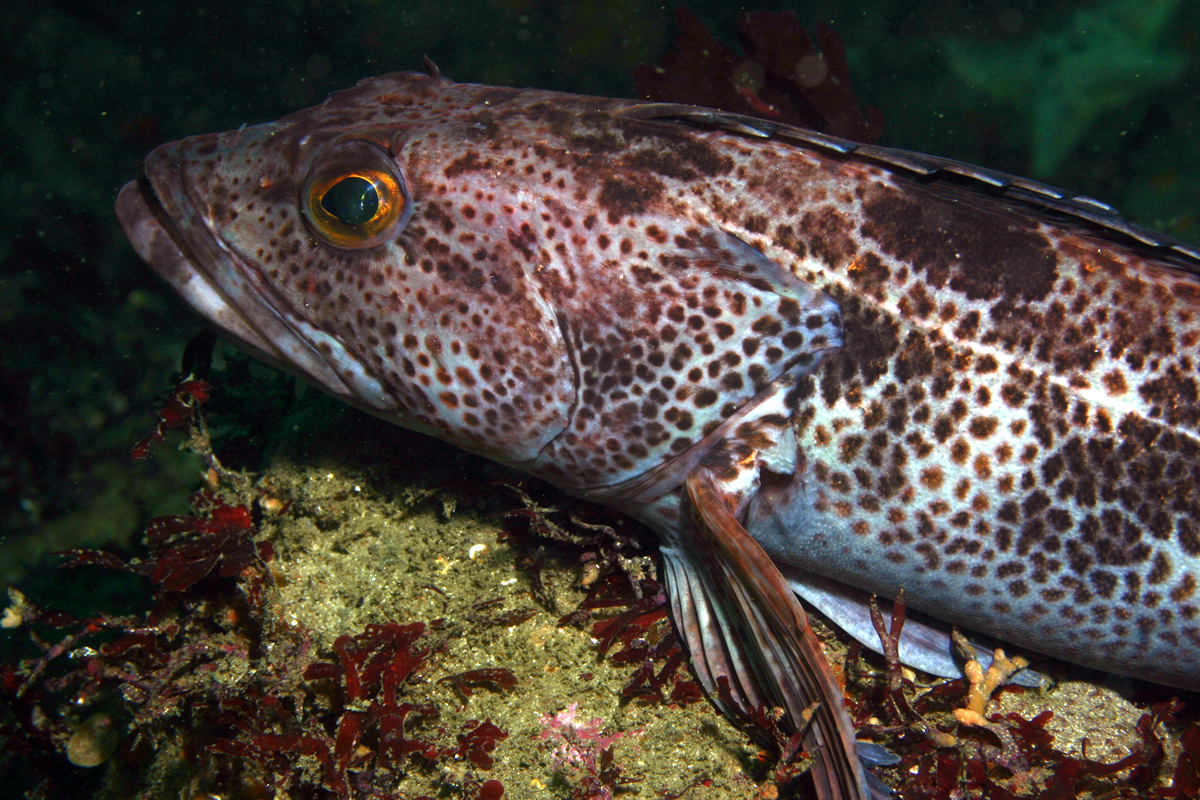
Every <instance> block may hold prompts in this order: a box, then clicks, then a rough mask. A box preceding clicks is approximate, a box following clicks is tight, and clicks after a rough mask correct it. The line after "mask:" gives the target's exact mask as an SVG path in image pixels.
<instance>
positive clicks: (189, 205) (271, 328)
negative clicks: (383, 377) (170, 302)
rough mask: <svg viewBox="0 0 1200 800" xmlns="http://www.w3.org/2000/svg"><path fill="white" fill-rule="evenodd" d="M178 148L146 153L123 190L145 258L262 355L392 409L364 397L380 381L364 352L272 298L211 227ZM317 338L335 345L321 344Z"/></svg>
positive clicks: (369, 406)
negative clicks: (366, 366) (359, 354)
mask: <svg viewBox="0 0 1200 800" xmlns="http://www.w3.org/2000/svg"><path fill="white" fill-rule="evenodd" d="M177 148H178V143H172V144H165V145H161V146H160V147H158V148H156V149H155V150H154V151H153V152H151V153H150V155H149V156H147V158H146V161H145V166H144V171H145V175H144V176H143V177H142V178H140V179H138V180H136V181H131V182H129V183H127V184H125V186H124V187H122V189H121V191H120V192H119V194H118V195H117V202H116V213H117V219H118V220H119V221H120V223H121V227H122V229H124V231H125V235H126V236H127V237H128V239H129V241H130V243H131V244H132V245H133V248H134V250H136V251H137V253H138V255H139V256H141V258H142V260H143V261H145V262H146V263H147V264H149V265H150V267H151V268H152V269H153V270H154V271H155V272H157V273H158V274H159V276H160V277H161V278H162V279H163V280H165V281H166V282H167V283H168V284H170V285H171V287H172V288H174V289H175V291H176V292H178V293H179V295H180V296H181V297H182V298H183V299H184V301H185V302H187V304H188V305H190V306H191V307H192V308H193V309H194V310H195V311H196V312H197V313H199V314H200V315H201V316H202V317H204V318H205V319H206V320H208V321H209V322H210V323H212V324H213V325H214V326H216V327H217V329H218V330H219V331H220V332H221V333H222V334H223V335H225V336H226V337H227V338H229V339H231V340H233V342H234V343H235V344H237V345H238V346H240V347H241V348H243V349H245V350H247V351H248V352H250V353H251V354H252V355H254V356H255V357H257V358H260V359H262V360H263V361H266V362H267V363H269V364H271V365H273V366H275V367H278V368H279V369H282V370H284V371H285V372H288V373H291V374H293V375H296V376H297V377H300V378H302V379H304V380H306V381H308V382H310V383H313V384H315V385H316V386H318V387H319V388H320V389H322V390H324V391H326V392H329V393H330V394H333V395H334V396H336V397H338V398H339V399H342V400H344V401H346V402H348V403H350V404H351V405H354V406H356V407H359V408H363V409H364V410H367V411H369V412H371V413H375V414H381V413H386V412H387V411H388V410H390V409H388V408H386V407H385V403H386V398H385V397H384V395H383V392H382V390H381V389H380V390H379V392H378V393H377V394H375V395H374V397H372V396H371V393H370V392H367V393H366V395H367V396H365V397H364V393H363V391H362V390H363V388H364V387H363V383H364V382H367V383H373V381H370V380H368V379H366V376H365V373H364V370H363V366H362V364H361V363H360V362H359V361H358V359H356V358H354V357H353V356H352V355H350V354H349V353H348V352H346V350H345V348H343V347H341V346H339V345H337V343H336V341H334V340H332V337H327V336H324V335H323V334H322V333H321V332H319V331H316V330H315V329H312V330H305V328H306V327H307V328H311V326H306V325H305V324H303V323H302V322H301V321H299V320H295V319H292V318H291V317H290V316H289V315H286V314H284V313H281V311H280V310H279V309H278V308H277V307H276V306H275V305H273V304H272V303H271V302H270V301H269V298H270V296H271V291H270V289H269V287H267V286H265V285H264V282H263V280H262V278H261V276H260V275H259V274H258V272H257V271H256V270H254V269H252V268H251V267H250V266H249V265H247V264H246V263H245V261H244V260H243V259H241V258H240V257H239V256H238V255H237V253H236V252H234V251H233V250H232V249H231V248H230V247H228V246H227V245H226V244H225V243H224V242H223V241H222V240H221V238H220V237H219V236H218V235H217V234H216V233H215V232H214V231H213V230H212V229H211V228H210V227H209V223H208V221H207V219H206V217H205V216H204V214H203V213H202V212H201V209H202V208H203V207H204V206H203V203H202V201H198V200H195V199H193V198H192V197H190V196H189V194H190V193H189V192H188V191H187V181H186V177H185V175H184V172H183V170H184V167H183V164H184V161H183V159H181V158H180V157H179V156H178V149H177ZM326 339H329V340H330V341H329V342H326V341H325V340H326ZM316 340H320V342H321V343H322V344H325V345H326V348H325V349H326V351H327V352H325V353H322V352H321V351H320V350H318V349H317V346H316V345H315V341H316ZM345 376H349V380H347V378H346V377H345ZM351 384H354V386H353V387H352V386H351ZM372 401H374V402H372Z"/></svg>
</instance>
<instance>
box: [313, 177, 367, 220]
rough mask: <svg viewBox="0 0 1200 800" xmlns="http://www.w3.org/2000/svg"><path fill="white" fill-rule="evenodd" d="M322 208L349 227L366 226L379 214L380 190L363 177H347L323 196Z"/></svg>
mask: <svg viewBox="0 0 1200 800" xmlns="http://www.w3.org/2000/svg"><path fill="white" fill-rule="evenodd" d="M321 208H323V209H325V210H326V211H328V212H329V213H330V214H332V215H333V216H335V217H337V218H338V219H340V220H341V221H342V222H344V223H346V224H347V225H366V224H367V223H368V222H370V221H371V220H373V219H374V218H375V216H376V214H378V213H379V190H378V189H376V188H375V184H373V183H371V181H370V180H369V179H367V178H364V177H363V176H361V175H347V176H346V177H344V178H342V179H341V180H340V181H338V182H337V183H335V184H334V185H333V186H330V187H329V190H328V191H326V192H325V194H323V195H321Z"/></svg>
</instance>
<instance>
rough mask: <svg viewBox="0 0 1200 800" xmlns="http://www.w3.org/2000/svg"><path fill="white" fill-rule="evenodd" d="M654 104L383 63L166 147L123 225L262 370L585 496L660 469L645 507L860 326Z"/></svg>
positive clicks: (722, 147) (726, 172)
mask: <svg viewBox="0 0 1200 800" xmlns="http://www.w3.org/2000/svg"><path fill="white" fill-rule="evenodd" d="M636 105H637V104H636V103H634V102H633V101H624V100H606V99H598V98H584V97H578V96H573V95H563V94H556V93H551V92H537V91H528V90H522V91H518V90H512V89H501V88H494V87H486V86H473V85H469V84H454V83H451V82H450V81H447V80H445V79H443V78H440V77H431V76H423V75H414V74H405V73H399V74H393V75H385V76H380V77H378V78H374V79H371V80H368V81H365V82H363V83H361V84H359V85H358V86H357V87H354V88H352V89H348V90H346V91H343V92H338V93H336V94H334V95H332V96H331V97H330V98H329V99H328V100H327V101H326V102H325V103H323V104H321V105H318V106H314V107H312V108H309V109H305V110H302V111H299V112H296V113H294V114H291V115H289V116H287V117H284V118H282V119H280V120H278V121H277V122H273V123H269V124H264V125H256V126H251V127H245V128H242V129H239V130H236V131H231V132H228V133H221V134H214V135H207V136H196V137H192V138H188V139H184V140H182V141H179V142H175V143H171V144H165V145H163V146H161V147H159V148H158V149H156V150H154V151H153V152H152V153H151V154H150V155H149V157H148V158H147V159H146V161H145V166H144V172H145V178H144V180H142V181H140V182H136V183H131V184H129V185H128V186H126V187H125V189H123V190H122V192H121V194H120V197H119V199H118V203H117V211H118V216H119V217H120V218H121V221H122V224H123V225H124V227H125V230H126V232H127V234H128V235H129V238H130V240H131V241H132V242H133V244H134V246H135V248H136V249H137V250H138V252H139V253H140V254H141V255H142V257H143V258H144V259H145V260H146V261H148V262H149V263H150V264H151V265H152V266H153V267H154V268H155V269H156V270H157V271H158V272H159V274H160V275H162V277H163V278H165V279H166V280H167V282H168V283H170V284H171V285H172V286H173V287H174V288H175V289H176V290H177V291H178V292H179V293H180V294H181V295H182V296H183V297H184V299H186V300H187V301H188V302H189V303H190V304H191V305H192V306H193V307H194V308H195V309H196V310H197V311H199V312H200V313H201V314H202V315H203V316H204V317H206V318H207V319H209V320H210V321H211V322H212V323H214V324H215V325H216V326H217V327H218V328H219V329H221V330H222V331H223V332H224V333H225V334H226V335H228V336H230V337H231V338H233V339H235V340H236V341H237V342H239V343H241V344H242V345H244V346H245V347H247V348H248V349H250V350H251V351H252V352H255V353H256V354H259V355H261V356H263V357H264V358H265V359H266V360H267V361H269V362H273V363H275V364H277V365H280V366H282V367H284V368H285V369H288V370H290V371H292V372H294V373H296V374H299V375H300V376H302V377H303V378H305V379H306V380H308V381H310V382H312V383H314V384H316V385H317V386H319V387H320V388H322V389H324V390H325V391H327V392H329V393H331V394H333V395H334V396H336V397H339V398H341V399H343V400H345V401H347V402H349V403H351V404H352V405H355V406H357V407H359V408H363V409H365V410H367V411H369V412H371V413H374V414H376V415H378V416H381V417H384V418H386V419H389V420H391V421H394V422H398V423H400V424H402V425H405V426H407V427H410V428H414V429H416V430H420V431H423V432H426V433H431V434H433V435H436V436H438V437H439V438H441V439H444V440H446V441H449V442H451V443H453V444H456V445H458V446H460V447H463V448H465V449H467V450H471V451H473V452H476V453H480V454H482V455H485V456H488V457H490V458H492V459H494V460H497V461H500V462H502V463H506V464H509V465H512V466H516V467H518V468H520V469H522V470H525V471H527V472H530V473H532V474H535V475H538V476H540V477H543V478H546V479H548V480H550V481H552V482H553V483H555V484H557V485H558V486H560V487H561V488H564V489H567V490H568V491H574V492H576V493H578V494H584V495H589V496H596V497H600V495H598V494H596V490H598V489H603V490H606V491H608V495H607V496H608V497H609V498H615V497H618V496H622V495H621V493H620V492H617V491H615V490H612V487H614V486H617V485H620V484H623V483H626V482H630V481H634V480H638V479H639V478H640V479H641V480H642V485H641V486H640V487H639V488H638V489H637V496H638V497H639V498H641V497H645V496H646V494H647V493H649V494H655V493H662V492H664V491H667V490H669V489H670V488H673V487H675V486H678V485H679V484H680V483H681V482H682V479H683V475H684V474H685V473H686V471H687V470H688V469H689V468H690V467H691V466H692V465H694V464H696V463H698V461H699V460H700V459H701V458H702V457H703V456H704V454H705V453H706V452H708V451H709V450H710V449H711V448H712V447H714V446H716V445H717V444H718V443H719V441H720V440H721V439H722V438H724V437H725V436H726V435H727V434H728V432H729V430H730V429H731V428H732V427H733V426H735V425H742V426H743V427H744V426H745V423H746V422H747V420H748V415H749V412H748V409H750V408H751V407H753V406H754V404H755V402H756V398H759V399H761V397H763V396H765V395H764V393H767V392H768V391H769V389H770V387H771V386H772V385H773V384H775V383H776V382H778V381H779V380H780V379H781V378H782V377H783V376H785V375H788V376H792V375H794V374H795V373H796V372H797V370H811V369H813V368H815V367H816V366H817V364H818V363H819V362H820V361H821V359H823V358H824V357H825V356H827V355H829V354H830V353H833V352H835V351H836V349H837V347H838V346H839V345H840V343H841V327H840V325H841V322H840V313H839V309H838V307H837V305H836V304H835V303H833V301H832V300H830V299H829V298H828V297H827V296H825V295H824V294H822V293H821V292H819V291H817V290H815V289H814V288H812V287H811V286H809V285H807V284H805V283H803V282H802V281H800V280H799V279H797V278H796V277H795V275H794V274H793V272H792V270H791V268H790V267H789V266H788V265H786V264H781V263H779V262H778V261H777V260H774V259H772V258H769V257H767V256H766V255H764V253H763V252H762V251H761V249H760V247H758V246H755V245H753V244H751V243H749V242H748V241H746V240H745V239H744V238H739V236H737V235H735V234H734V233H731V232H729V231H728V230H726V229H724V228H722V227H721V225H720V223H719V221H718V220H717V219H716V217H717V215H716V214H715V213H714V212H713V210H712V209H711V208H709V207H707V206H705V204H704V203H703V202H699V201H698V200H697V194H696V189H697V187H699V186H704V185H707V184H708V182H709V181H714V182H723V183H722V184H721V185H717V184H714V185H716V186H717V188H716V189H714V196H715V195H720V194H722V193H723V191H725V189H722V188H721V186H722V185H725V184H727V185H728V187H733V186H734V184H735V182H736V181H737V180H738V177H737V175H738V171H737V164H736V163H735V160H734V158H733V157H731V156H730V155H729V154H728V153H727V145H726V144H725V143H724V142H723V141H722V140H721V138H720V135H719V134H714V133H706V132H702V131H681V130H678V129H677V128H674V127H671V126H663V125H654V124H651V123H648V122H644V121H640V120H638V119H634V118H631V117H630V116H629V115H627V114H626V113H625V112H626V111H627V110H628V109H630V108H632V107H636ZM666 465H672V466H671V467H670V468H668V467H667V466H666ZM647 485H648V487H649V488H647Z"/></svg>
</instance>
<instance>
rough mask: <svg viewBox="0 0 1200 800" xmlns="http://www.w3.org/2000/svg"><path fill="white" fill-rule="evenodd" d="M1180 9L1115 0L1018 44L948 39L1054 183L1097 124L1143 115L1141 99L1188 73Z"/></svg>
mask: <svg viewBox="0 0 1200 800" xmlns="http://www.w3.org/2000/svg"><path fill="white" fill-rule="evenodd" d="M1178 5H1179V0H1109V2H1106V3H1102V4H1100V5H1098V6H1095V7H1083V8H1080V9H1079V10H1077V11H1076V12H1075V13H1074V14H1073V15H1072V16H1071V17H1070V18H1069V19H1067V20H1064V21H1063V22H1062V24H1061V26H1060V27H1058V28H1056V29H1054V30H1049V31H1044V32H1041V33H1038V34H1037V35H1035V36H1033V37H1031V38H1028V39H1026V40H1024V41H1023V42H1019V43H1016V44H1014V43H1011V42H1006V41H998V42H990V43H982V42H977V41H970V40H966V39H960V38H955V39H948V40H946V42H945V46H946V56H947V58H948V60H949V64H950V67H951V69H952V70H953V71H954V73H955V74H956V75H957V76H958V77H959V78H960V79H961V80H963V81H965V82H966V83H967V84H969V85H970V86H971V87H973V88H975V89H977V90H979V91H981V92H983V93H985V94H987V95H989V96H990V97H992V98H993V99H995V100H997V101H1000V102H1002V103H1005V104H1008V105H1010V106H1012V107H1014V108H1016V109H1018V115H1019V116H1020V117H1023V118H1024V119H1022V120H1021V124H1023V125H1024V126H1025V127H1026V128H1027V129H1028V131H1029V134H1028V135H1029V148H1030V151H1031V153H1032V161H1031V163H1032V168H1033V172H1034V174H1035V175H1037V176H1039V177H1051V176H1053V175H1055V174H1056V172H1057V171H1058V168H1059V166H1060V165H1061V164H1062V161H1063V159H1064V158H1065V157H1066V155H1067V154H1068V153H1069V152H1070V151H1071V150H1072V149H1073V148H1074V147H1075V146H1076V145H1078V144H1079V142H1080V141H1081V140H1082V139H1083V138H1084V137H1085V136H1086V135H1087V133H1088V132H1089V130H1090V129H1091V128H1092V126H1093V125H1094V124H1095V122H1096V120H1097V118H1098V117H1100V116H1101V115H1102V114H1105V113H1107V112H1110V111H1115V110H1118V109H1121V110H1124V111H1125V113H1128V114H1131V115H1132V114H1136V113H1138V112H1137V109H1136V103H1137V101H1138V100H1140V99H1141V98H1143V97H1145V96H1147V95H1150V94H1152V93H1154V92H1155V91H1158V90H1160V89H1162V88H1163V87H1165V86H1167V85H1169V84H1171V83H1173V82H1174V81H1175V80H1176V79H1178V78H1179V76H1180V75H1181V74H1182V72H1183V70H1184V67H1185V65H1186V63H1187V56H1186V55H1185V53H1184V51H1183V49H1182V48H1181V47H1180V46H1179V44H1178V42H1177V41H1176V39H1175V37H1174V36H1173V33H1174V31H1173V29H1172V28H1171V26H1170V23H1171V20H1172V18H1173V16H1174V14H1175V11H1176V8H1177V6H1178Z"/></svg>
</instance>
